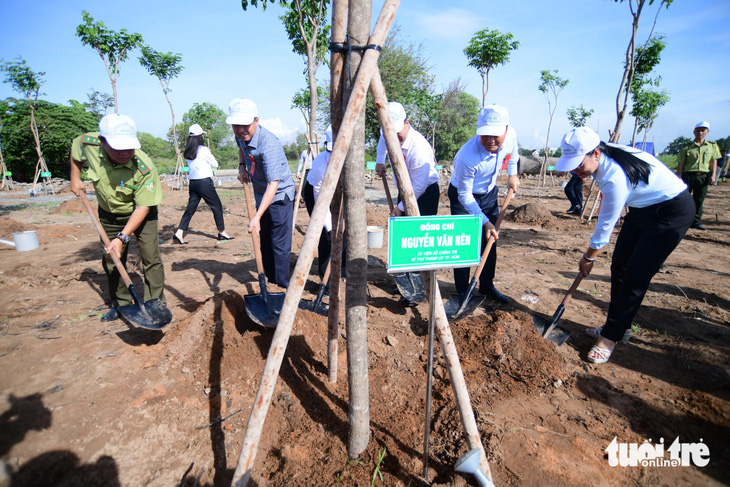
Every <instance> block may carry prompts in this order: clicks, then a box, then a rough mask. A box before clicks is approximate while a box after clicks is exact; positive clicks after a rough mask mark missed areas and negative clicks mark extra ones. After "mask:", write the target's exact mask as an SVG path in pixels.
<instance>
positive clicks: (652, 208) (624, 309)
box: [555, 127, 695, 364]
mask: <svg viewBox="0 0 730 487" xmlns="http://www.w3.org/2000/svg"><path fill="white" fill-rule="evenodd" d="M561 150H562V152H563V154H562V156H561V157H560V159H559V160H558V162H557V163H556V164H555V169H556V170H558V171H572V172H573V174H576V175H577V176H579V177H581V178H584V179H585V178H586V177H588V176H591V175H593V176H594V177H595V179H596V183H597V184H598V185H599V186H600V188H601V192H602V193H603V202H602V204H601V213H600V215H599V217H598V224H597V225H596V230H595V231H594V232H593V236H592V237H591V241H590V244H589V245H588V249H587V250H586V251H585V253H584V254H583V257H581V259H580V261H579V262H578V268H579V269H580V272H581V273H582V274H583V277H586V276H588V274H590V272H591V270H592V269H593V263H594V261H595V260H596V258H597V257H598V255H599V254H600V253H601V249H602V248H603V247H604V246H605V245H606V244H607V243H608V241H609V240H610V238H611V233H612V232H613V228H614V226H615V225H616V222H617V221H618V219H619V217H620V216H621V211H622V210H623V207H624V206H628V208H629V212H628V214H627V215H626V217H625V218H624V222H623V225H622V227H621V231H620V232H619V234H618V238H617V239H616V245H615V248H614V251H613V257H612V260H611V302H610V303H609V305H608V315H607V317H606V323H605V324H604V325H603V326H601V327H596V328H588V329H587V330H586V333H588V334H589V335H591V336H594V337H597V338H598V341H596V344H595V345H594V346H593V348H591V350H590V351H589V352H588V361H590V362H593V363H595V364H603V363H606V362H608V359H609V358H610V357H611V353H612V352H613V349H614V347H615V346H616V343H617V342H619V341H621V342H626V341H628V340H629V339H630V338H631V322H632V320H633V319H634V316H635V315H636V312H637V311H638V309H639V306H640V305H641V302H642V301H643V299H644V295H645V294H646V290H647V289H648V288H649V283H650V282H651V279H652V278H653V277H654V275H655V274H656V273H657V272H658V271H659V269H660V268H661V266H662V264H663V263H664V261H665V260H666V259H667V257H669V254H671V253H672V251H673V250H674V249H675V248H676V247H677V245H679V242H680V241H681V240H682V238H683V237H684V234H685V233H687V230H688V229H689V227H690V225H691V224H692V221H693V220H694V213H695V206H694V201H693V200H692V197H691V196H690V194H689V192H688V191H687V185H686V184H684V182H682V180H681V179H679V178H678V177H677V176H676V175H675V174H674V173H673V172H672V171H671V170H670V169H669V168H668V167H667V166H665V165H664V163H662V162H661V161H660V160H658V159H656V158H655V157H653V156H652V155H650V154H647V153H646V152H643V151H640V150H638V149H634V148H632V147H628V146H622V145H618V144H607V143H604V142H601V139H600V137H598V134H597V133H595V132H594V131H593V130H591V129H589V128H587V127H579V128H576V129H573V130H571V131H570V132H568V133H567V134H565V136H564V137H563V140H562V142H561Z"/></svg>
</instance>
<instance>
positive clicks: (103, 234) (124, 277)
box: [79, 193, 132, 287]
mask: <svg viewBox="0 0 730 487" xmlns="http://www.w3.org/2000/svg"><path fill="white" fill-rule="evenodd" d="M79 198H81V202H82V203H83V204H84V206H85V207H86V211H87V212H88V213H89V216H90V217H91V221H92V222H94V227H96V231H97V232H98V233H99V237H101V241H102V242H104V249H106V248H107V247H109V244H110V243H111V242H109V237H107V236H106V231H104V228H103V227H102V226H101V223H100V222H99V219H98V218H97V217H96V215H95V214H94V209H93V208H92V207H91V203H89V199H88V198H87V197H86V194H84V193H81V195H80V196H79ZM109 255H110V256H111V258H112V260H113V261H114V265H115V266H117V270H118V271H119V275H121V276H122V280H123V281H124V284H126V285H127V287H129V286H131V285H132V279H130V278H129V274H127V270H126V269H125V268H124V266H123V265H122V261H121V260H119V256H118V255H117V254H116V252H111V253H110V254H109Z"/></svg>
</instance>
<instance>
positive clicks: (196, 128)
mask: <svg viewBox="0 0 730 487" xmlns="http://www.w3.org/2000/svg"><path fill="white" fill-rule="evenodd" d="M205 133H207V132H206V131H205V130H203V127H201V126H200V125H198V124H197V123H194V124H192V125H191V126H190V128H189V129H188V135H191V136H193V135H203V134H205Z"/></svg>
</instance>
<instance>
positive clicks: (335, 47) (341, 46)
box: [330, 42, 383, 53]
mask: <svg viewBox="0 0 730 487" xmlns="http://www.w3.org/2000/svg"><path fill="white" fill-rule="evenodd" d="M366 49H375V50H376V51H378V52H381V51H382V50H383V46H380V45H378V44H368V45H366V46H345V43H344V42H330V51H332V52H337V53H345V52H349V51H363V52H364V51H365V50H366Z"/></svg>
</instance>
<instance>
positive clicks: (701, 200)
mask: <svg viewBox="0 0 730 487" xmlns="http://www.w3.org/2000/svg"><path fill="white" fill-rule="evenodd" d="M682 181H684V182H685V184H686V185H687V189H688V190H689V192H690V194H691V195H692V198H693V199H694V202H695V223H700V221H701V220H702V207H703V206H704V204H705V197H706V196H707V187H708V186H709V185H710V173H709V172H683V173H682Z"/></svg>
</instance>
